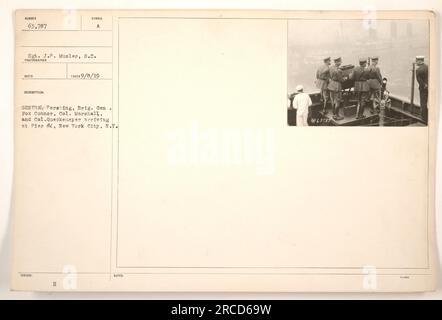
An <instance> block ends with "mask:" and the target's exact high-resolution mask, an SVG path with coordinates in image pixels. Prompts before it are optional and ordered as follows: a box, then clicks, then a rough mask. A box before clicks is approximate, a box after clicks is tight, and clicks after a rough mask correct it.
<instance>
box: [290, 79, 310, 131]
mask: <svg viewBox="0 0 442 320" xmlns="http://www.w3.org/2000/svg"><path fill="white" fill-rule="evenodd" d="M296 92H297V94H296V96H295V98H294V99H293V108H294V109H296V110H297V111H296V126H298V127H303V126H308V123H307V118H308V111H309V107H310V106H311V105H312V100H311V99H310V96H309V95H308V94H307V93H304V87H303V86H302V85H298V86H296Z"/></svg>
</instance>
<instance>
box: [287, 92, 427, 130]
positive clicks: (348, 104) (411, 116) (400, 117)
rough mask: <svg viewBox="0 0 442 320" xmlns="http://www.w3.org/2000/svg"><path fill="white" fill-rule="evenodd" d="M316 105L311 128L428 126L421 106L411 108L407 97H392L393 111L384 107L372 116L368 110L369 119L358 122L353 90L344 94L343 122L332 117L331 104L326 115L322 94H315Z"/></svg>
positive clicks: (292, 115)
mask: <svg viewBox="0 0 442 320" xmlns="http://www.w3.org/2000/svg"><path fill="white" fill-rule="evenodd" d="M310 98H311V99H312V103H313V105H312V106H311V107H310V114H309V120H308V123H309V125H310V126H385V127H388V126H390V127H391V126H393V127H403V126H425V125H426V123H425V122H424V121H423V120H422V117H421V108H420V106H419V105H411V104H410V102H408V101H406V100H405V99H403V98H400V97H396V96H393V95H390V100H391V104H390V107H389V108H382V109H381V111H380V112H379V113H371V112H370V111H369V108H368V107H366V108H365V112H364V115H365V118H364V119H356V112H357V100H356V97H355V94H354V92H353V91H351V90H350V91H346V92H344V94H343V100H344V102H343V107H342V108H341V111H340V114H341V115H343V116H344V119H342V120H335V119H333V117H332V112H331V106H330V105H327V111H328V112H327V113H326V114H324V113H323V110H322V109H323V103H322V102H321V96H320V94H319V92H317V93H311V94H310ZM287 119H288V124H289V125H290V126H294V125H296V110H293V109H289V110H288V117H287Z"/></svg>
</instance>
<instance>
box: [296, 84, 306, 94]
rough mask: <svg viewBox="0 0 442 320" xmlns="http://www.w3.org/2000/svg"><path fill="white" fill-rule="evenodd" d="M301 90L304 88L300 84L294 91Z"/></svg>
mask: <svg viewBox="0 0 442 320" xmlns="http://www.w3.org/2000/svg"><path fill="white" fill-rule="evenodd" d="M302 90H304V87H303V86H302V84H298V85H297V86H296V91H298V92H299V91H302Z"/></svg>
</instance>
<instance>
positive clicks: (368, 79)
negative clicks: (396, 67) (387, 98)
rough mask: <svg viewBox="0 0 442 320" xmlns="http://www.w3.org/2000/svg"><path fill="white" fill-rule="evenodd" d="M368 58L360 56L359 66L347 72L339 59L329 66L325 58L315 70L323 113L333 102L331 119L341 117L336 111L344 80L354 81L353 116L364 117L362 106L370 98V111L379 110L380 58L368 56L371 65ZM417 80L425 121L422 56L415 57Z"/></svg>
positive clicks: (425, 77) (425, 72) (425, 70)
mask: <svg viewBox="0 0 442 320" xmlns="http://www.w3.org/2000/svg"><path fill="white" fill-rule="evenodd" d="M367 60H368V59H367V58H360V59H359V65H358V66H356V67H354V68H353V70H352V71H351V72H350V74H348V75H346V74H345V73H344V71H343V70H342V69H341V64H342V59H341V58H340V57H339V58H336V59H333V61H334V65H331V58H330V57H327V58H325V59H324V64H323V65H322V66H321V67H319V69H318V70H317V72H316V85H317V87H318V88H319V89H320V90H321V99H322V102H323V113H324V114H326V113H327V109H326V107H327V102H328V101H330V102H331V105H332V112H333V118H334V119H335V120H342V119H343V117H342V116H341V115H340V114H339V110H340V108H341V104H342V90H343V88H342V84H343V83H344V82H345V81H346V80H352V81H354V92H355V94H356V97H357V100H358V112H357V114H356V119H362V118H364V117H365V115H364V109H365V107H366V105H367V104H369V102H370V101H372V103H371V104H370V105H369V107H370V112H371V113H372V114H374V113H375V112H379V111H380V104H381V99H382V95H381V91H382V89H383V82H384V80H385V81H386V79H385V78H382V75H381V71H380V69H379V67H378V62H379V57H377V56H375V57H371V58H370V61H371V63H370V65H369V66H367ZM416 65H417V66H418V67H417V69H416V79H417V81H418V83H419V92H420V104H421V110H422V118H423V120H424V121H425V122H426V121H427V114H428V111H427V99H428V67H427V65H426V64H425V63H424V57H423V56H417V57H416Z"/></svg>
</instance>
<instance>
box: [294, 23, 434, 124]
mask: <svg viewBox="0 0 442 320" xmlns="http://www.w3.org/2000/svg"><path fill="white" fill-rule="evenodd" d="M429 43H430V39H429V21H428V20H425V19H420V20H417V19H416V20H376V19H374V20H361V19H359V20H289V22H288V56H287V60H288V61H287V64H288V65H287V68H288V70H287V77H288V78H287V85H288V88H287V90H288V92H287V123H288V125H289V126H298V127H299V126H373V127H377V126H379V127H382V126H390V127H403V126H426V125H427V124H428V87H429V83H428V73H429V72H428V70H429V62H430V61H429V54H430V50H429ZM430 108H431V106H430Z"/></svg>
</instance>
